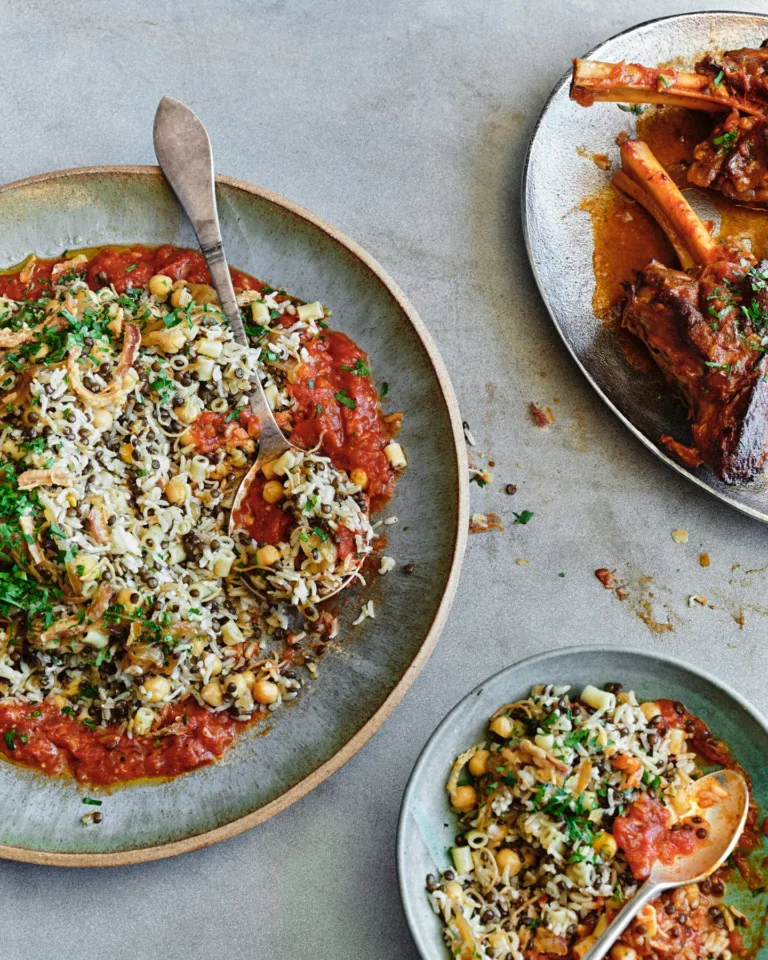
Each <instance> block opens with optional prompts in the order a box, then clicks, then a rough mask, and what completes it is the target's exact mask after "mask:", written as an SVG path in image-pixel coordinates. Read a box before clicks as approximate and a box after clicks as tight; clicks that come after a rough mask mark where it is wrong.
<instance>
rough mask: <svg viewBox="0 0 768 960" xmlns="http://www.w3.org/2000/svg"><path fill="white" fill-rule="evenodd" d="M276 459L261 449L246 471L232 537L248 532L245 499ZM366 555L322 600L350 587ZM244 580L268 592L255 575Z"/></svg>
mask: <svg viewBox="0 0 768 960" xmlns="http://www.w3.org/2000/svg"><path fill="white" fill-rule="evenodd" d="M290 449H293V450H297V451H298V450H299V448H298V447H291V448H290ZM301 452H302V453H304V452H306V451H301ZM274 459H275V458H274V457H265V456H262V454H261V451H259V456H258V459H257V460H256V461H255V463H254V464H253V465H252V466H251V468H250V469H249V470H248V473H246V475H245V476H244V477H243V479H242V481H241V483H240V486H239V488H238V490H237V493H236V494H235V499H234V501H233V503H232V509H231V510H230V514H229V535H230V536H231V537H237V535H238V534H239V533H241V532H244V533H246V534H247V531H246V530H244V528H243V527H242V526H241V525H240V522H239V517H240V515H241V511H242V508H243V505H244V503H245V501H246V500H247V499H248V496H249V494H250V492H251V490H252V489H253V485H254V483H255V481H256V477H257V476H258V475H259V474H260V473H261V472H262V471H263V469H264V467H265V466H266V465H267V464H269V463H272V462H274ZM365 514H366V518H367V517H368V511H365ZM365 556H367V554H365V555H364V556H363V557H362V558H358V562H357V563H356V564H355V565H354V567H353V569H352V570H351V572H350V573H349V574H348V575H347V576H345V577H344V578H343V579H342V581H341V583H340V584H339V585H338V586H336V587H335V588H334V589H333V590H328V591H326V592H325V593H323V594H322V596H321V597H320V602H325V601H326V600H330V598H331V597H335V596H336V595H337V594H338V593H341V591H342V590H344V589H346V587H348V586H349V585H350V584H351V583H352V581H353V580H356V579H357V578H358V577H359V574H360V568H361V567H362V565H363V561H364V560H365ZM243 582H244V583H245V585H246V586H247V587H248V589H249V590H250V591H251V592H252V593H254V594H256V595H257V596H263V595H264V594H265V592H266V591H265V589H264V587H263V586H262V584H260V583H259V580H258V579H256V578H254V577H250V576H248V575H247V574H244V575H243Z"/></svg>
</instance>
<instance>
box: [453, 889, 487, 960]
mask: <svg viewBox="0 0 768 960" xmlns="http://www.w3.org/2000/svg"><path fill="white" fill-rule="evenodd" d="M451 910H452V912H453V922H452V923H451V924H449V925H448V927H447V928H446V929H447V931H448V935H449V937H450V943H449V944H448V946H449V948H450V950H451V953H452V954H453V956H454V957H456V958H457V960H472V957H479V956H480V946H479V944H478V943H477V941H476V940H475V938H474V937H473V936H472V930H471V928H470V926H469V924H468V923H467V921H466V920H465V919H464V914H463V913H462V912H461V907H459V906H456V905H454V904H453V903H451ZM454 928H455V929H456V930H458V933H459V936H458V937H457V936H456V935H455V933H454Z"/></svg>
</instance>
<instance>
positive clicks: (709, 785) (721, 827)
mask: <svg viewBox="0 0 768 960" xmlns="http://www.w3.org/2000/svg"><path fill="white" fill-rule="evenodd" d="M723 792H724V793H725V795H724V796H723ZM691 795H692V798H693V799H694V800H695V801H696V803H697V806H698V808H699V810H700V811H701V816H703V817H704V819H705V821H706V824H707V833H708V836H707V841H706V843H702V844H699V845H697V847H696V849H695V850H694V851H693V852H692V853H690V854H688V856H683V857H677V858H676V859H675V860H673V861H672V863H668V864H666V863H657V864H654V866H653V869H652V870H651V876H650V879H651V880H652V881H653V882H654V883H657V884H661V885H663V886H664V887H665V888H666V889H669V888H672V887H679V886H681V885H683V884H686V883H699V882H700V881H702V880H705V879H706V878H707V877H708V876H710V875H711V874H712V873H714V872H715V870H717V869H718V867H720V866H722V864H723V863H724V862H725V861H726V860H727V859H728V857H729V856H730V854H731V852H732V851H733V848H734V847H735V846H736V843H737V842H738V839H739V837H740V835H741V831H742V830H743V829H744V824H745V822H746V819H747V813H748V811H749V791H748V789H747V784H746V781H745V780H744V777H743V776H742V775H741V774H740V773H736V772H735V771H733V770H718V771H716V772H715V773H710V774H707V776H706V777H702V778H701V780H697V781H696V783H695V784H694V785H693V787H692V789H691Z"/></svg>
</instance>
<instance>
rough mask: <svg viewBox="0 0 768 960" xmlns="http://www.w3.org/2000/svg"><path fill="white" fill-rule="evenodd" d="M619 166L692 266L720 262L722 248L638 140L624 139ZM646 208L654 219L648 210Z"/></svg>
mask: <svg viewBox="0 0 768 960" xmlns="http://www.w3.org/2000/svg"><path fill="white" fill-rule="evenodd" d="M621 166H622V170H623V171H624V173H625V174H626V175H627V177H628V178H630V179H631V180H633V181H634V182H635V183H636V184H637V185H638V186H639V187H640V188H641V190H642V191H643V192H644V193H645V194H647V195H648V196H649V197H650V199H651V201H652V202H653V204H654V205H655V206H656V208H657V209H658V210H659V211H660V212H661V213H662V217H661V219H659V226H661V228H662V229H663V230H664V231H665V232H667V229H668V228H669V227H671V229H672V231H673V233H674V234H676V235H677V241H673V244H674V246H675V249H677V247H678V244H680V245H682V246H683V247H685V249H686V250H687V251H688V253H689V255H690V258H691V259H692V261H693V263H694V264H696V265H697V266H700V267H703V266H705V265H706V264H708V263H714V262H715V261H716V260H718V259H722V257H723V251H722V248H721V247H720V245H719V244H718V243H717V241H716V240H714V239H713V237H712V236H711V235H710V233H709V231H708V230H707V228H706V227H705V226H704V224H703V223H702V222H701V220H700V219H699V218H698V216H697V215H696V213H695V212H694V211H693V210H692V209H691V206H690V204H689V203H688V201H687V200H686V199H685V197H684V196H683V195H682V193H680V191H679V190H678V189H677V187H676V186H675V184H674V183H673V181H672V179H671V178H670V176H669V174H668V173H667V172H666V170H665V169H664V167H662V165H661V164H660V163H659V161H658V160H657V159H656V157H655V156H654V155H653V153H652V152H651V149H650V147H649V146H648V144H647V143H643V141H642V140H626V141H625V142H624V143H623V144H622V145H621ZM640 202H642V201H640ZM643 206H645V204H643ZM646 209H648V210H649V212H650V213H651V214H652V215H653V216H654V217H655V216H656V214H655V213H654V212H653V211H652V210H650V208H648V207H647V208H646ZM657 219H658V218H657ZM665 223H666V225H667V226H665ZM667 235H668V236H670V235H669V234H667ZM671 239H672V237H671V236H670V240H671ZM682 262H683V261H682V258H681V263H682Z"/></svg>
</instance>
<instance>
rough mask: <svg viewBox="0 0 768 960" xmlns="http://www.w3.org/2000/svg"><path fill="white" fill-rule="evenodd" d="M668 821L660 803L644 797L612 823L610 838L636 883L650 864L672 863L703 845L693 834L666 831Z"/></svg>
mask: <svg viewBox="0 0 768 960" xmlns="http://www.w3.org/2000/svg"><path fill="white" fill-rule="evenodd" d="M670 820H671V816H670V813H669V810H667V808H666V807H665V806H664V805H663V804H662V803H660V802H659V801H658V800H654V799H653V798H652V797H645V796H644V797H640V798H639V799H638V800H635V801H634V802H633V803H631V804H630V805H629V807H628V809H627V812H626V813H625V814H624V815H623V816H621V817H616V819H615V820H614V823H613V836H614V838H615V840H616V843H617V844H618V845H619V847H620V848H621V850H622V851H623V852H624V856H625V858H626V861H627V863H628V864H629V868H630V870H631V871H632V876H633V877H634V878H635V879H636V880H644V879H645V878H646V877H647V876H648V875H649V874H650V872H651V867H652V866H653V865H654V863H672V861H673V860H675V859H676V858H677V857H680V856H684V855H685V854H688V853H691V852H692V851H693V850H695V848H696V846H697V844H699V843H703V842H704V841H702V840H699V838H698V837H697V836H696V833H695V832H694V831H693V830H670Z"/></svg>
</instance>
